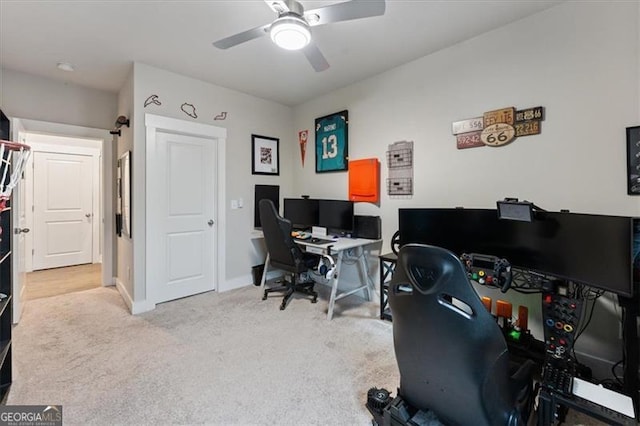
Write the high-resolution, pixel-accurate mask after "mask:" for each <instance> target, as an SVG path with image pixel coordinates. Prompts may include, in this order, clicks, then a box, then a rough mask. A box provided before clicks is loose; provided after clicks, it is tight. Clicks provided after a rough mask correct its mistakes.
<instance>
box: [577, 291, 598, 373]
mask: <svg viewBox="0 0 640 426" xmlns="http://www.w3.org/2000/svg"><path fill="white" fill-rule="evenodd" d="M576 292H577V293H580V294H579V297H580V298H583V299H584V301H585V303H586V302H587V301H592V302H593V303H592V304H591V310H590V312H589V317H588V319H587V322H586V323H585V324H584V326H582V327H581V328H580V331H578V333H576V337H574V339H573V344H572V345H571V353H572V355H573V359H574V360H575V361H576V363H577V364H579V365H582V363H581V362H580V361H578V357H577V356H576V342H577V341H578V338H579V337H580V336H581V335H582V333H583V332H584V331H585V330H586V329H587V327H588V326H589V324H590V323H591V320H592V319H593V312H594V311H595V307H596V303H597V300H598V298H599V297H600V296H602V294H603V293H598V292H592V291H591V290H588V291H586V293H587V294H583V293H585V291H584V287H582V286H581V285H578V286H577V287H576ZM589 293H593V296H592V298H589V296H588V294H589ZM585 296H587V297H585Z"/></svg>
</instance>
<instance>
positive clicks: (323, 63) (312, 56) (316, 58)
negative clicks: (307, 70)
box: [302, 42, 329, 72]
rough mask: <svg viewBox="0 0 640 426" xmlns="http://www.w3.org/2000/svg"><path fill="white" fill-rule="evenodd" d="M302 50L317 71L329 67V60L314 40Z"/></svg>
mask: <svg viewBox="0 0 640 426" xmlns="http://www.w3.org/2000/svg"><path fill="white" fill-rule="evenodd" d="M302 52H303V53H304V56H306V57H307V59H308V60H309V63H310V64H311V66H312V67H313V69H314V70H316V71H317V72H320V71H325V70H327V69H329V62H327V59H326V58H325V57H324V55H323V54H322V52H321V51H320V49H318V46H316V44H315V43H314V42H311V43H309V44H308V45H307V47H305V48H304V49H302Z"/></svg>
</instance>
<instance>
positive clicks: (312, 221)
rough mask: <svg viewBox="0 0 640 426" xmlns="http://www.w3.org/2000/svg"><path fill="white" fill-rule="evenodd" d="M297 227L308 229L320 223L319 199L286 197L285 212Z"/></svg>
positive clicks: (285, 215)
mask: <svg viewBox="0 0 640 426" xmlns="http://www.w3.org/2000/svg"><path fill="white" fill-rule="evenodd" d="M283 216H284V217H285V218H286V219H289V220H290V221H291V224H292V225H293V227H294V228H295V229H308V228H311V227H312V226H316V225H317V224H318V200H312V199H309V198H285V199H284V214H283Z"/></svg>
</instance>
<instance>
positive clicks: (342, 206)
mask: <svg viewBox="0 0 640 426" xmlns="http://www.w3.org/2000/svg"><path fill="white" fill-rule="evenodd" d="M278 188H279V187H278V186H275V185H256V188H255V191H256V194H255V200H256V203H257V202H258V201H259V200H261V199H264V198H266V199H270V200H271V201H273V203H274V205H275V206H276V210H279V205H280V203H279V191H278ZM283 201H284V209H283V214H282V216H283V217H284V218H286V219H289V220H290V221H291V224H292V226H293V229H294V231H296V235H297V238H299V239H312V240H314V241H312V242H313V243H314V244H326V243H329V242H332V240H323V239H320V238H315V237H312V235H311V233H310V232H309V231H310V230H311V229H312V228H313V227H314V226H316V227H322V228H325V229H326V230H327V234H331V235H337V236H341V237H344V236H350V235H352V234H353V232H354V214H353V202H351V201H345V200H319V199H314V198H309V197H308V196H303V198H285V199H284V200H283ZM254 211H255V212H256V214H255V218H254V226H255V227H256V228H259V227H260V217H259V215H258V213H257V212H258V209H257V208H255V209H254Z"/></svg>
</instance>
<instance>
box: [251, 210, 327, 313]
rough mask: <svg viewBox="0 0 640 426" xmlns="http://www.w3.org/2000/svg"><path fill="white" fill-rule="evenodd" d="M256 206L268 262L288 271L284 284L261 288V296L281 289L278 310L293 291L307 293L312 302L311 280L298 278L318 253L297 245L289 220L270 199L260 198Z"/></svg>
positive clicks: (310, 265) (310, 266)
mask: <svg viewBox="0 0 640 426" xmlns="http://www.w3.org/2000/svg"><path fill="white" fill-rule="evenodd" d="M258 207H259V209H260V223H261V224H262V232H263V234H264V240H265V243H266V245H267V252H268V253H269V266H272V267H274V268H276V269H281V270H283V271H285V272H288V273H289V275H290V277H289V279H285V283H284V285H281V286H277V287H272V288H267V289H265V290H264V295H263V297H262V300H265V299H266V298H267V295H268V294H269V293H273V292H284V299H283V300H282V304H281V305H280V310H284V308H286V307H287V303H288V302H289V300H290V299H291V297H292V296H293V293H294V292H300V293H304V294H306V295H309V296H311V303H316V302H317V301H318V293H316V292H315V291H313V286H314V284H315V283H314V282H313V281H310V282H300V274H301V273H302V272H306V271H308V270H309V269H311V268H313V267H315V266H316V265H317V264H318V262H319V260H320V258H319V256H317V255H314V254H310V253H305V252H303V251H302V250H301V249H300V247H298V245H297V244H296V243H295V242H294V241H293V237H292V236H291V221H289V220H287V219H285V218H283V217H282V216H280V215H279V214H278V212H277V210H276V207H275V205H274V204H273V201H271V200H267V199H263V200H260V202H259V204H258ZM265 273H266V271H265Z"/></svg>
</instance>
